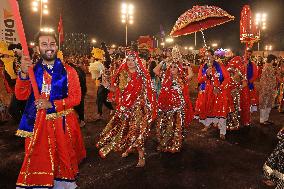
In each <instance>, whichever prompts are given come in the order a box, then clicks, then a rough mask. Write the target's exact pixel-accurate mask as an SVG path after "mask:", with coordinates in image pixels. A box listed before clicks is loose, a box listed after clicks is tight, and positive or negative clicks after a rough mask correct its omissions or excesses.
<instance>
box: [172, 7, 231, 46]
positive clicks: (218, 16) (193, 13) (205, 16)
mask: <svg viewBox="0 0 284 189" xmlns="http://www.w3.org/2000/svg"><path fill="white" fill-rule="evenodd" d="M234 19H235V17H234V16H232V15H230V14H228V13H227V12H226V11H224V10H223V9H221V8H219V7H216V6H208V5H205V6H194V7H193V8H192V9H189V10H188V11H186V12H185V13H183V14H182V15H181V16H180V17H179V18H178V20H177V21H176V23H175V25H174V27H173V29H172V31H171V33H170V35H171V36H173V37H178V36H181V35H189V34H191V33H195V32H198V31H201V32H202V31H203V30H205V29H208V28H212V27H214V26H217V25H221V24H224V23H225V22H229V21H231V20H234ZM202 36H203V40H204V44H205V46H206V42H205V37H204V34H203V32H202Z"/></svg>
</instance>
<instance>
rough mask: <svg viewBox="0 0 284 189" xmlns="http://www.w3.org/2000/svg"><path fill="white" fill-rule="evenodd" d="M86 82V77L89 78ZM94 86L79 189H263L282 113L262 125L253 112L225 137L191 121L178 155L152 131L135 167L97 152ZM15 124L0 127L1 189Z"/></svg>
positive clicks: (15, 167)
mask: <svg viewBox="0 0 284 189" xmlns="http://www.w3.org/2000/svg"><path fill="white" fill-rule="evenodd" d="M89 82H91V81H89ZM93 94H95V92H94V87H92V85H89V94H88V96H87V99H86V102H87V103H86V104H87V107H86V109H87V119H88V120H89V122H88V124H87V126H86V128H84V129H82V132H83V135H84V139H85V144H86V149H87V159H86V160H85V161H84V162H83V163H82V165H81V166H80V170H81V174H80V177H79V181H78V184H79V186H80V188H81V189H89V188H90V189H92V188H96V189H120V188H124V189H126V188H147V189H151V188H165V189H166V188H190V189H266V188H268V187H266V186H264V185H263V184H262V183H261V178H262V165H263V163H264V162H265V159H266V158H267V156H268V155H269V154H270V152H271V151H272V150H273V148H274V147H275V145H276V143H277V139H276V133H277V131H278V130H279V129H280V128H281V127H282V123H283V122H284V114H279V113H277V112H276V111H275V110H273V112H272V115H271V117H272V120H273V121H274V122H275V125H271V126H270V127H261V126H260V125H259V124H257V120H258V115H257V114H254V116H253V118H254V121H253V122H254V126H253V127H251V128H244V129H242V130H240V131H235V132H230V133H228V135H227V140H226V141H221V140H219V139H218V131H217V130H216V129H214V128H212V129H211V130H210V131H209V132H208V133H206V134H204V133H202V132H201V126H200V124H199V123H198V122H197V121H194V123H193V124H192V126H191V127H190V128H189V131H188V135H187V138H186V140H185V143H184V146H183V147H184V148H183V150H182V151H181V152H180V153H177V154H168V153H163V154H161V153H158V152H157V151H156V149H155V148H156V141H155V133H154V129H153V132H152V133H151V135H150V137H149V140H148V141H147V144H146V147H147V149H146V151H147V157H146V166H145V167H144V168H135V165H136V163H137V155H135V154H133V155H130V156H129V157H127V158H121V157H119V155H118V154H115V153H111V154H110V155H109V156H108V157H107V158H106V159H101V158H100V157H99V156H98V151H97V149H96V148H95V141H97V138H98V135H99V133H100V132H101V131H102V129H103V128H104V126H105V125H106V123H107V120H108V119H109V117H106V118H105V120H101V121H96V122H94V121H92V119H93V115H94V114H93V112H94V111H95V100H94V95H93ZM16 129H17V126H16V124H14V123H13V122H9V123H6V124H2V125H0V160H1V161H0V189H12V188H15V182H16V179H17V174H18V172H19V169H20V166H21V163H22V160H23V156H24V151H23V150H24V145H23V139H20V138H18V137H16V136H14V133H15V131H16Z"/></svg>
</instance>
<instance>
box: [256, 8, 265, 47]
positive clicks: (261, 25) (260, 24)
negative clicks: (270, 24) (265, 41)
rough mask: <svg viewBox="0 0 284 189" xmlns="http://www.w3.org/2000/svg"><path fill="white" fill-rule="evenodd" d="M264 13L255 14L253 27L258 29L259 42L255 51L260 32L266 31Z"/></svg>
mask: <svg viewBox="0 0 284 189" xmlns="http://www.w3.org/2000/svg"><path fill="white" fill-rule="evenodd" d="M266 17H267V15H266V13H257V14H256V18H255V25H256V28H257V29H258V36H259V40H258V42H257V51H259V41H260V31H261V30H265V29H266Z"/></svg>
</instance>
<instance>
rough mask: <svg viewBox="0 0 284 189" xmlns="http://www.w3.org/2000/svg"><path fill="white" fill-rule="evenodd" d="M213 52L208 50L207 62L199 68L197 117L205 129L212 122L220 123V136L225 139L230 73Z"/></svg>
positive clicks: (206, 54)
mask: <svg viewBox="0 0 284 189" xmlns="http://www.w3.org/2000/svg"><path fill="white" fill-rule="evenodd" d="M213 54H214V52H213V51H212V50H207V51H206V53H205V61H206V63H205V64H203V65H202V66H200V68H199V73H198V84H199V92H198V97H197V100H196V106H195V118H198V119H199V122H201V123H202V124H203V125H204V126H205V128H204V129H203V131H207V130H208V128H209V126H210V125H211V124H212V123H213V124H215V125H218V128H219V129H220V138H221V139H225V135H226V119H227V115H228V113H229V107H228V97H227V87H228V82H229V73H228V72H227V70H226V68H225V67H224V66H223V65H222V64H220V63H219V62H217V61H215V60H214V57H213Z"/></svg>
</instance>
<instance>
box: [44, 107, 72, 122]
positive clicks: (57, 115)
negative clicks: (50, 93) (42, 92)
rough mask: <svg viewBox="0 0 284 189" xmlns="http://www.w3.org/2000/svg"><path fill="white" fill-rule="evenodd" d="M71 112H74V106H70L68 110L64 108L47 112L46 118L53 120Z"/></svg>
mask: <svg viewBox="0 0 284 189" xmlns="http://www.w3.org/2000/svg"><path fill="white" fill-rule="evenodd" d="M71 112H73V108H70V109H68V110H63V111H61V112H56V113H52V114H47V115H46V118H45V119H46V120H51V119H57V118H60V117H63V116H66V115H68V114H70V113H71Z"/></svg>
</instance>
